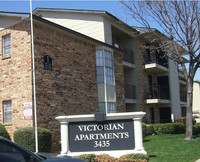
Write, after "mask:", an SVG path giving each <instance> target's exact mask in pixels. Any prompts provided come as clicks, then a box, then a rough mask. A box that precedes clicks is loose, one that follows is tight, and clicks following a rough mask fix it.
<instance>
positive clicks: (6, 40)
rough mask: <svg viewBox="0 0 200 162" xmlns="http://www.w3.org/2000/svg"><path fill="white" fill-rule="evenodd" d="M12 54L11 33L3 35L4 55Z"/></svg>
mask: <svg viewBox="0 0 200 162" xmlns="http://www.w3.org/2000/svg"><path fill="white" fill-rule="evenodd" d="M10 54H11V39H10V34H8V35H5V36H3V57H6V56H10Z"/></svg>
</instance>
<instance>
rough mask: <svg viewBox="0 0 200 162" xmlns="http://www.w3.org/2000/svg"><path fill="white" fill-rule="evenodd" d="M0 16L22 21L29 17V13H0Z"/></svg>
mask: <svg viewBox="0 0 200 162" xmlns="http://www.w3.org/2000/svg"><path fill="white" fill-rule="evenodd" d="M0 16H13V17H22V19H25V18H28V17H29V16H30V14H29V13H24V12H5V11H0Z"/></svg>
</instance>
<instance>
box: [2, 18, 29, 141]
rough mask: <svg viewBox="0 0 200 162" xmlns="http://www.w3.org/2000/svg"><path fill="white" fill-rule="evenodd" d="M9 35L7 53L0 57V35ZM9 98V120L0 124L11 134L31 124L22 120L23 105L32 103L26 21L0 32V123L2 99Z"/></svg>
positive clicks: (27, 25)
mask: <svg viewBox="0 0 200 162" xmlns="http://www.w3.org/2000/svg"><path fill="white" fill-rule="evenodd" d="M6 34H11V56H10V57H7V58H3V57H2V36H3V35H6ZM6 100H12V123H11V124H4V125H5V127H6V129H7V131H8V133H9V134H10V135H11V138H12V139H13V137H12V134H13V132H14V131H15V130H16V129H19V128H22V127H26V126H33V121H32V120H24V114H23V106H22V104H23V103H25V102H32V70H31V37H30V23H29V22H26V21H23V22H21V23H19V24H16V25H14V26H12V27H10V28H7V29H4V30H1V31H0V123H3V101H6Z"/></svg>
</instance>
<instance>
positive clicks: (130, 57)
mask: <svg viewBox="0 0 200 162" xmlns="http://www.w3.org/2000/svg"><path fill="white" fill-rule="evenodd" d="M121 49H123V50H124V57H123V61H124V63H123V64H124V66H127V67H130V68H135V65H134V52H133V51H131V50H129V49H127V48H123V47H121Z"/></svg>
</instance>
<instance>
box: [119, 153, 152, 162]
mask: <svg viewBox="0 0 200 162" xmlns="http://www.w3.org/2000/svg"><path fill="white" fill-rule="evenodd" d="M122 157H126V158H129V159H132V160H135V161H140V162H145V161H148V160H149V156H148V155H146V154H127V155H124V156H122Z"/></svg>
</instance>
